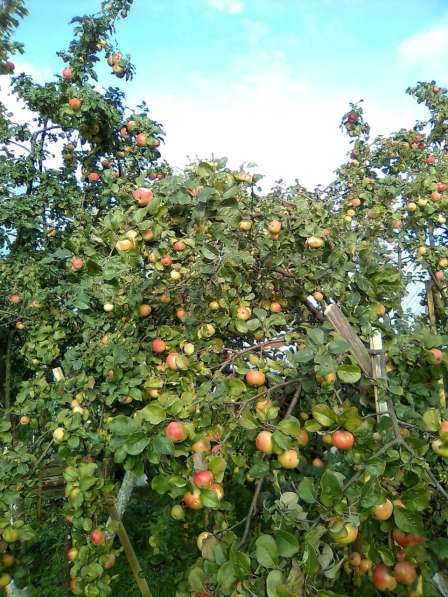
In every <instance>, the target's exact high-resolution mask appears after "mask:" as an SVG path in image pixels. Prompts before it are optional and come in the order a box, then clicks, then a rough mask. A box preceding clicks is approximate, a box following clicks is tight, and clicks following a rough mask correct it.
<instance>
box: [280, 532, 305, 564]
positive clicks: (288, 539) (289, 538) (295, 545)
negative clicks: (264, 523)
mask: <svg viewBox="0 0 448 597" xmlns="http://www.w3.org/2000/svg"><path fill="white" fill-rule="evenodd" d="M275 542H276V543H277V548H278V553H279V555H280V556H281V557H282V558H292V556H293V555H295V554H296V553H297V552H298V551H299V542H298V540H297V539H296V537H295V536H294V535H293V534H292V533H288V532H287V531H277V533H276V534H275Z"/></svg>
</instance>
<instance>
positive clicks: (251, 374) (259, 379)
mask: <svg viewBox="0 0 448 597" xmlns="http://www.w3.org/2000/svg"><path fill="white" fill-rule="evenodd" d="M265 381H266V376H265V374H264V373H263V371H259V370H258V369H251V370H250V371H248V372H247V373H246V382H247V383H248V384H249V385H250V386H262V385H263V384H264V382H265Z"/></svg>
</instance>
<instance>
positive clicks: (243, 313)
mask: <svg viewBox="0 0 448 597" xmlns="http://www.w3.org/2000/svg"><path fill="white" fill-rule="evenodd" d="M251 315H252V309H251V308H250V307H238V309H237V310H236V317H237V319H241V321H247V320H248V319H250V317H251Z"/></svg>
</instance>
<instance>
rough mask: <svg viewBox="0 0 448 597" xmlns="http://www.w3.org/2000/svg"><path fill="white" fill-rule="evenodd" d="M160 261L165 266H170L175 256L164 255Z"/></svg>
mask: <svg viewBox="0 0 448 597" xmlns="http://www.w3.org/2000/svg"><path fill="white" fill-rule="evenodd" d="M160 263H161V264H162V265H163V267H169V266H170V265H172V263H173V258H172V257H171V256H170V255H164V256H163V257H162V258H161V260H160Z"/></svg>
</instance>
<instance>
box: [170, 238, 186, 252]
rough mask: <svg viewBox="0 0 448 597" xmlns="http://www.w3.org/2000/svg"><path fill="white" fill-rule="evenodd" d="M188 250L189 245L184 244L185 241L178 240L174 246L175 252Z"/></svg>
mask: <svg viewBox="0 0 448 597" xmlns="http://www.w3.org/2000/svg"><path fill="white" fill-rule="evenodd" d="M186 248H187V245H186V244H185V243H184V241H183V240H177V241H176V242H175V243H174V244H173V249H174V250H175V251H178V252H180V251H185V249H186Z"/></svg>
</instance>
